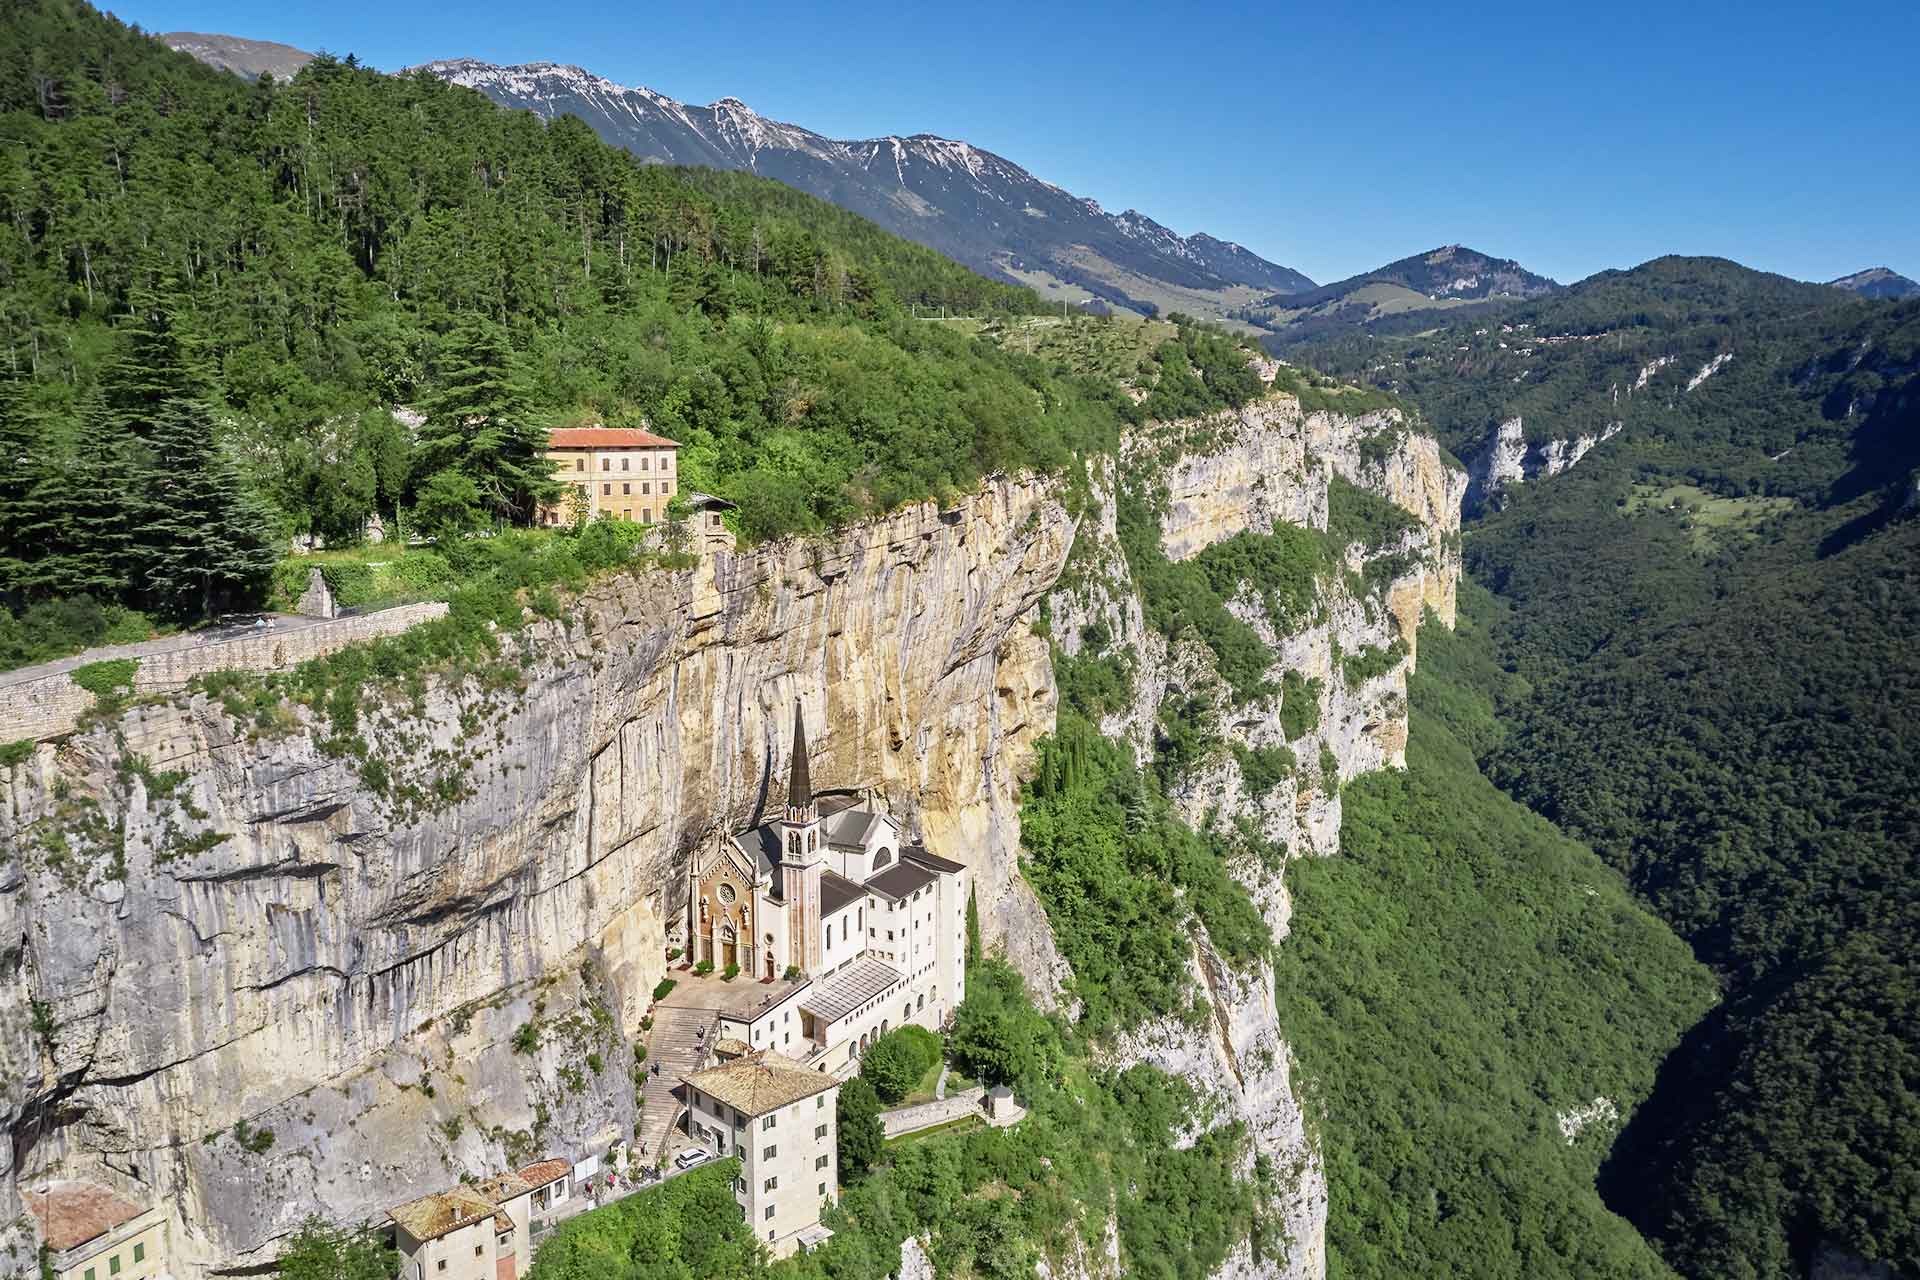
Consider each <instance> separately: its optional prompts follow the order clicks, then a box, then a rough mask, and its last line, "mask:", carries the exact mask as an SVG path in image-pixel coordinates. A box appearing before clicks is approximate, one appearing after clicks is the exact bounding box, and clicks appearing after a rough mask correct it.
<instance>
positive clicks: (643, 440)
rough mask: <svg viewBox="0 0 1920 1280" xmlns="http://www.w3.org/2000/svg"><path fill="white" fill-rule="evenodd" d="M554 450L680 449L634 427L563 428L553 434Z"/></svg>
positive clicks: (549, 445)
mask: <svg viewBox="0 0 1920 1280" xmlns="http://www.w3.org/2000/svg"><path fill="white" fill-rule="evenodd" d="M548 447H549V448H552V449H678V448H679V447H680V446H679V444H677V443H676V442H674V441H672V440H669V439H667V438H666V437H665V436H657V435H655V434H653V432H651V431H640V430H637V429H635V428H632V427H562V428H560V429H558V430H556V431H554V432H553V433H552V434H551V438H550V440H549V443H548Z"/></svg>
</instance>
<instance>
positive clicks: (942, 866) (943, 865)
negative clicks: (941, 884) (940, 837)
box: [900, 844, 967, 875]
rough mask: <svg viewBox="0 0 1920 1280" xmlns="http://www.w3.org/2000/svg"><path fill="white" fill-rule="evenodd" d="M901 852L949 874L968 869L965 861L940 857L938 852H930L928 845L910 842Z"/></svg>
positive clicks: (922, 864) (924, 864) (932, 868)
mask: <svg viewBox="0 0 1920 1280" xmlns="http://www.w3.org/2000/svg"><path fill="white" fill-rule="evenodd" d="M900 853H901V855H902V856H903V857H906V858H909V859H911V860H912V861H914V862H917V863H919V864H920V865H921V866H923V867H926V868H928V869H929V870H933V871H944V872H945V873H947V874H948V875H957V874H959V873H960V872H962V871H965V870H966V869H967V868H966V866H965V865H964V864H963V863H958V862H952V861H949V860H948V859H946V858H942V857H940V856H939V855H938V854H934V853H929V852H928V851H927V846H925V845H923V844H910V845H908V846H907V847H906V848H904V849H902V850H901V851H900Z"/></svg>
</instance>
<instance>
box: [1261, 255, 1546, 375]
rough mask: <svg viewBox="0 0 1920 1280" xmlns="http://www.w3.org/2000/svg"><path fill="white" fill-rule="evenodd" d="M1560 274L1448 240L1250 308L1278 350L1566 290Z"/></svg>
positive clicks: (1431, 321)
mask: <svg viewBox="0 0 1920 1280" xmlns="http://www.w3.org/2000/svg"><path fill="white" fill-rule="evenodd" d="M1562 287H1563V286H1561V285H1560V284H1559V283H1558V282H1557V281H1555V280H1552V279H1550V278H1549V277H1547V276H1543V275H1540V274H1538V273H1536V272H1533V271H1529V270H1527V269H1526V268H1525V267H1523V266H1521V265H1520V264H1519V263H1518V262H1516V261H1515V260H1514V259H1512V258H1495V257H1492V256H1491V255H1488V254H1485V253H1481V252H1480V251H1479V250H1477V249H1469V248H1467V247H1466V246H1465V245H1460V244H1445V245H1441V246H1439V247H1438V248H1435V249H1429V250H1427V251H1425V252H1424V253H1415V254H1410V255H1408V256H1407V257H1404V258H1400V259H1398V260H1396V261H1394V262H1389V263H1387V264H1386V265H1385V266H1383V267H1377V268H1375V269H1374V270H1372V271H1362V272H1360V273H1359V274H1357V275H1352V276H1348V277H1347V278H1346V279H1344V280H1336V281H1334V282H1333V283H1332V284H1326V285H1322V286H1320V287H1319V288H1317V289H1311V290H1308V291H1306V292H1304V293H1294V294H1275V295H1273V296H1271V297H1268V298H1264V299H1262V300H1261V301H1260V302H1259V303H1258V304H1256V305H1255V306H1253V307H1249V308H1247V309H1246V310H1245V311H1244V312H1243V313H1242V318H1243V319H1245V320H1247V321H1249V322H1251V323H1253V324H1256V325H1259V326H1260V327H1262V328H1264V329H1266V330H1268V331H1269V333H1270V334H1272V335H1273V336H1272V337H1270V338H1269V339H1268V340H1267V341H1268V345H1269V346H1272V347H1273V348H1274V349H1275V350H1285V349H1287V348H1290V347H1296V346H1298V345H1299V344H1300V343H1303V342H1311V341H1316V340H1324V339H1326V338H1329V337H1336V336H1338V335H1340V334H1344V333H1349V332H1359V331H1366V332H1371V331H1373V330H1374V329H1375V328H1376V327H1377V326H1379V325H1381V323H1382V322H1386V323H1387V327H1390V328H1399V329H1404V328H1405V327H1406V326H1408V325H1412V326H1414V327H1416V328H1427V327H1431V325H1433V324H1435V323H1440V316H1441V313H1442V312H1445V313H1447V316H1446V318H1447V319H1458V318H1461V317H1462V316H1464V315H1469V314H1473V313H1475V312H1485V311H1488V310H1491V309H1494V308H1496V307H1498V306H1500V305H1502V304H1504V303H1509V302H1523V301H1526V300H1528V299H1532V298H1539V297H1544V296H1546V295H1548V294H1552V293H1557V292H1559V291H1560V290H1561V288H1562Z"/></svg>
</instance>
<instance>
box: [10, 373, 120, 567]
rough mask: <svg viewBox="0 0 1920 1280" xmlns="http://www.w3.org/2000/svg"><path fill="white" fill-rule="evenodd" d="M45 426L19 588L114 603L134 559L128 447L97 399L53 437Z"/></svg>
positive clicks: (29, 503) (29, 506)
mask: <svg viewBox="0 0 1920 1280" xmlns="http://www.w3.org/2000/svg"><path fill="white" fill-rule="evenodd" d="M55 425H57V424H54V423H49V424H48V426H49V429H48V430H47V431H46V432H45V433H43V435H42V436H41V444H40V448H39V450H38V452H37V454H36V456H35V459H34V464H35V465H34V472H33V476H32V489H31V491H30V493H29V495H28V501H27V503H26V507H25V510H26V513H27V523H26V524H25V526H24V528H23V531H22V539H23V545H24V546H25V547H27V548H29V549H31V553H32V558H31V559H30V560H29V561H28V562H27V563H26V566H25V572H24V574H23V576H22V586H23V587H24V588H25V589H26V590H27V591H28V592H30V593H31V594H33V595H36V596H69V595H92V596H95V597H97V598H99V599H102V600H118V599H120V598H121V597H122V596H123V595H125V593H126V591H127V588H128V586H129V584H130V583H131V581H132V578H133V574H134V568H135V562H136V557H135V553H134V533H133V523H134V522H133V521H130V520H129V519H128V513H129V511H130V510H132V509H135V508H137V505H138V504H137V500H136V498H135V486H134V479H133V468H132V464H131V459H130V457H129V447H130V446H129V441H128V439H127V437H126V435H125V433H124V430H123V429H122V427H121V425H120V424H119V422H118V421H117V419H116V417H115V415H114V414H113V413H112V412H111V411H110V410H109V409H108V407H107V405H106V402H105V400H104V399H103V398H102V397H101V396H100V395H98V394H96V395H94V396H93V397H91V398H90V400H89V401H88V403H87V405H86V407H85V408H84V409H83V410H82V412H81V414H80V416H79V421H78V424H77V426H74V427H70V428H69V429H68V430H67V432H66V433H65V434H66V435H67V437H68V438H65V439H62V438H59V434H60V433H58V432H56V431H55V430H53V429H52V428H53V427H54V426H55Z"/></svg>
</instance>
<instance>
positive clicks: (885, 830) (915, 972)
mask: <svg viewBox="0 0 1920 1280" xmlns="http://www.w3.org/2000/svg"><path fill="white" fill-rule="evenodd" d="M688 875H689V877H690V882H689V886H688V888H689V891H688V894H687V917H686V920H685V922H684V928H685V932H686V938H687V954H688V958H689V959H690V960H691V961H692V962H694V963H696V964H698V963H700V962H703V961H711V962H712V964H713V966H714V967H715V968H716V969H720V970H723V971H724V970H726V969H729V968H731V967H733V966H736V965H737V966H738V968H739V972H740V973H742V974H746V975H750V976H752V977H754V978H757V979H759V980H760V981H762V982H765V983H773V982H775V981H780V982H782V983H784V984H785V985H784V986H783V987H782V988H779V989H776V990H774V991H770V992H769V993H768V996H769V999H768V1000H767V1001H766V1002H764V1003H763V1005H762V1006H761V1007H760V1008H758V1009H755V1010H752V1011H750V1012H748V1011H742V1012H735V1013H730V1014H729V1015H727V1016H726V1017H725V1019H724V1023H723V1026H722V1028H721V1030H722V1033H723V1034H725V1035H728V1036H732V1037H736V1038H738V1039H740V1040H741V1041H743V1042H745V1044H746V1045H747V1046H748V1047H749V1048H753V1049H768V1048H777V1049H779V1050H780V1051H781V1052H782V1053H786V1054H790V1055H792V1056H793V1057H795V1058H797V1059H798V1060H799V1061H800V1062H802V1063H803V1064H804V1065H805V1066H807V1067H810V1068H814V1069H816V1070H821V1071H833V1072H841V1071H845V1070H848V1069H850V1068H851V1067H852V1065H853V1064H854V1062H855V1061H856V1059H857V1057H858V1055H859V1053H860V1051H861V1050H863V1049H865V1048H866V1046H867V1045H868V1044H870V1043H871V1042H872V1041H873V1040H874V1039H875V1038H877V1037H878V1036H880V1035H883V1034H885V1033H886V1032H887V1031H890V1030H892V1029H893V1028H894V1027H898V1026H902V1025H905V1024H907V1023H913V1024H915V1025H917V1026H922V1027H926V1028H928V1029H929V1030H935V1029H938V1028H939V1027H940V1026H941V1025H942V1024H944V1023H945V1021H946V1020H947V1017H948V1015H949V1014H951V1013H952V1012H953V1010H954V1009H955V1008H957V1007H958V1006H959V1004H960V1002H961V1001H962V1000H963V999H964V998H965V996H966V972H965V971H966V918H967V896H968V894H969V892H970V891H971V889H972V882H971V873H970V872H969V871H968V870H967V868H966V867H964V866H962V865H961V864H960V863H957V862H951V861H948V860H947V859H945V858H942V857H939V856H937V855H935V854H933V853H932V852H930V851H928V850H927V849H925V848H923V847H922V846H920V845H919V844H917V843H909V842H907V841H905V840H903V839H902V833H901V830H900V826H899V824H898V823H897V822H895V821H894V820H893V818H892V817H891V816H890V815H888V814H886V813H885V812H883V811H881V810H880V809H879V808H878V806H877V805H876V804H875V803H874V801H873V799H872V797H871V796H870V795H855V794H849V793H845V792H841V793H838V794H818V795H816V794H815V792H814V789H813V780H812V769H811V764H810V762H809V760H808V758H807V731H806V722H805V717H804V715H803V713H802V710H801V707H800V704H799V703H798V702H796V703H795V704H794V709H793V762H792V770H791V774H790V777H789V780H788V785H787V797H786V803H785V805H783V806H782V807H781V809H780V810H779V813H778V816H776V817H774V818H772V819H770V820H768V821H766V822H762V823H761V824H759V825H758V826H756V827H754V828H752V829H751V830H749V831H745V832H742V833H741V834H739V835H737V836H734V837H733V838H732V839H728V840H721V841H719V842H717V843H716V845H715V846H714V847H713V848H712V849H710V850H708V851H707V852H706V853H705V854H703V855H697V856H696V857H695V858H694V859H693V862H692V865H691V867H690V868H689V871H688Z"/></svg>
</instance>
